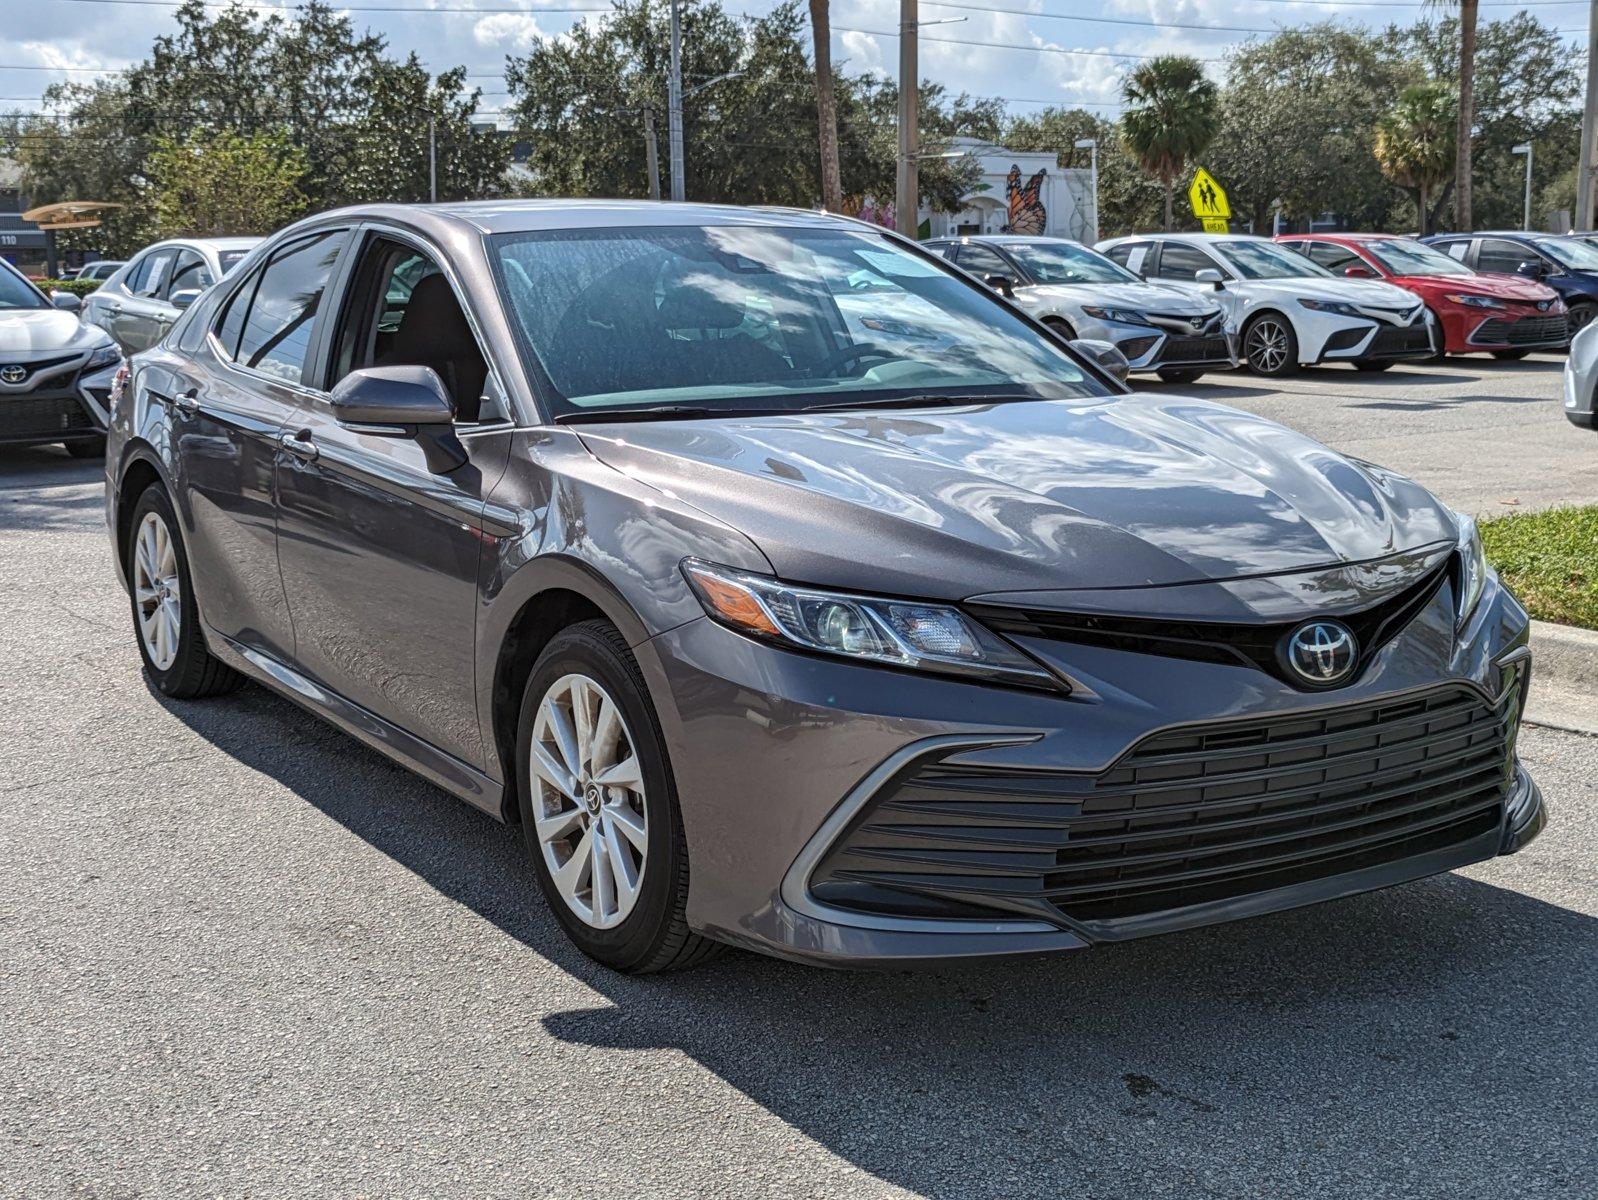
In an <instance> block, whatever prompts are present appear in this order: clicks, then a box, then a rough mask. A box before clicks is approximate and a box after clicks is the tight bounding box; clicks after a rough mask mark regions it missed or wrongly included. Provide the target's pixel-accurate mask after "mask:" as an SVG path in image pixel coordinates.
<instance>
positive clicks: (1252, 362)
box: [1243, 312, 1298, 378]
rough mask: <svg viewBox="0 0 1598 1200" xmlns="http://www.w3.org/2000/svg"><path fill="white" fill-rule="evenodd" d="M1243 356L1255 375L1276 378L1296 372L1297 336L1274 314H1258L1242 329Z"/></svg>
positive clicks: (1284, 319) (1282, 318)
mask: <svg viewBox="0 0 1598 1200" xmlns="http://www.w3.org/2000/svg"><path fill="white" fill-rule="evenodd" d="M1243 357H1244V359H1245V360H1246V361H1247V362H1248V366H1249V370H1251V371H1253V372H1254V374H1256V375H1264V376H1267V377H1269V378H1280V377H1282V376H1283V375H1291V374H1293V373H1294V372H1296V371H1297V370H1298V337H1297V336H1296V335H1295V334H1294V333H1293V326H1292V323H1291V322H1290V321H1288V319H1287V318H1286V317H1284V316H1281V315H1279V314H1277V313H1270V312H1268V313H1261V314H1260V315H1259V316H1257V317H1255V318H1254V319H1253V320H1252V321H1250V322H1249V323H1248V328H1247V329H1245V330H1243Z"/></svg>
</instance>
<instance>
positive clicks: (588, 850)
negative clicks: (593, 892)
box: [550, 829, 594, 912]
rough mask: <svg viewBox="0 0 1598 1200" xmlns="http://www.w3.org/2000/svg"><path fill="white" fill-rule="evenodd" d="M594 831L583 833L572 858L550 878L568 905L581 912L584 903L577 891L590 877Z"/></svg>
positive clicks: (553, 872)
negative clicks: (578, 896)
mask: <svg viewBox="0 0 1598 1200" xmlns="http://www.w3.org/2000/svg"><path fill="white" fill-rule="evenodd" d="M593 842H594V831H593V830H592V829H587V830H585V831H584V832H583V836H582V839H581V840H580V841H579V842H578V843H577V847H576V849H574V850H573V851H572V853H571V857H570V858H568V859H567V860H566V861H565V862H564V863H562V864H561V865H560V867H559V868H557V869H556V870H554V871H551V872H550V877H551V878H552V879H553V880H554V881H555V889H556V890H557V891H558V892H560V894H561V895H562V896H565V897H566V900H567V902H568V903H570V904H571V906H572V907H573V908H574V909H577V910H578V911H579V912H580V911H581V910H582V907H583V905H582V901H581V900H579V899H578V898H577V890H578V889H579V888H580V887H582V885H583V880H585V879H586V878H587V877H588V874H589V868H590V867H591V866H592V864H593Z"/></svg>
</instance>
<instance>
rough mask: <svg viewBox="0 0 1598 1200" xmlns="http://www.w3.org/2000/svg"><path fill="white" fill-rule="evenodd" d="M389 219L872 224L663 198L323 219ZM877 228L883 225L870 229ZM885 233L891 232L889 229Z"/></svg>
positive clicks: (478, 223) (590, 225)
mask: <svg viewBox="0 0 1598 1200" xmlns="http://www.w3.org/2000/svg"><path fill="white" fill-rule="evenodd" d="M323 219H336V220H350V219H356V220H360V219H374V220H389V221H395V222H398V223H400V224H405V225H412V226H416V227H419V228H426V227H430V226H434V225H436V224H438V223H444V224H453V225H466V226H469V227H471V228H473V229H475V230H477V231H478V232H480V233H489V234H493V233H532V232H536V231H540V230H548V229H615V228H625V227H628V226H633V227H637V228H644V227H659V226H671V225H682V226H689V227H695V226H705V225H728V226H731V225H744V226H756V227H766V228H779V227H788V228H792V227H794V226H808V227H812V228H819V229H824V228H842V229H859V228H861V227H862V226H866V225H868V224H869V223H867V222H863V221H857V220H855V219H854V218H851V217H842V216H837V215H835V214H832V213H824V212H813V211H811V210H809V209H803V208H777V207H763V208H749V207H741V206H738V205H733V204H675V203H669V202H668V203H662V202H660V201H658V200H585V199H577V200H556V199H548V200H476V201H469V202H460V203H448V204H361V205H355V206H353V207H350V208H344V209H339V210H337V211H335V212H330V213H323V214H321V216H320V217H319V218H318V222H319V223H320V221H321V220H323ZM870 227H871V228H878V229H880V228H881V227H880V226H870ZM883 232H892V231H891V230H884V231H883Z"/></svg>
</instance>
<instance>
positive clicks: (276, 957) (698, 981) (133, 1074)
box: [0, 360, 1598, 1200]
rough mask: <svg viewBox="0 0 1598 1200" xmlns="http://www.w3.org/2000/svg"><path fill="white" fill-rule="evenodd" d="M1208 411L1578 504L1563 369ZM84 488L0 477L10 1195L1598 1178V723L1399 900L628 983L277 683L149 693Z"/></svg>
mask: <svg viewBox="0 0 1598 1200" xmlns="http://www.w3.org/2000/svg"><path fill="white" fill-rule="evenodd" d="M1456 375H1459V376H1469V382H1461V381H1460V380H1458V379H1450V380H1446V381H1443V382H1439V381H1438V379H1437V378H1436V376H1456ZM1195 390H1197V391H1199V392H1200V393H1201V394H1206V395H1212V396H1215V397H1216V398H1219V399H1223V400H1225V401H1226V402H1228V403H1234V404H1239V405H1241V406H1243V407H1247V408H1250V409H1253V410H1255V411H1259V412H1263V413H1267V414H1268V415H1271V416H1273V417H1277V418H1280V419H1283V420H1286V421H1288V422H1289V423H1291V424H1294V425H1297V426H1298V427H1300V428H1303V429H1305V430H1307V431H1309V432H1311V433H1313V434H1315V435H1316V436H1319V437H1321V438H1323V439H1324V440H1327V441H1329V442H1331V443H1332V444H1333V445H1336V446H1339V448H1344V449H1349V450H1351V451H1353V452H1355V453H1357V454H1360V455H1363V456H1365V457H1369V458H1372V459H1375V460H1377V461H1382V462H1385V463H1387V464H1389V465H1391V466H1393V467H1395V468H1398V469H1401V470H1405V471H1407V472H1410V473H1413V474H1415V475H1417V476H1418V477H1419V478H1420V479H1421V480H1422V481H1423V482H1426V483H1428V484H1430V485H1431V486H1433V487H1436V488H1437V489H1438V490H1439V491H1440V492H1441V493H1442V495H1443V496H1444V498H1445V499H1447V500H1449V501H1450V502H1452V503H1454V504H1456V505H1458V506H1461V507H1465V508H1469V509H1473V510H1475V511H1482V512H1491V511H1508V510H1509V507H1510V506H1507V505H1506V504H1505V502H1506V501H1508V500H1518V501H1519V502H1520V504H1521V505H1524V506H1534V505H1543V504H1551V503H1558V502H1561V501H1574V500H1578V499H1580V500H1587V501H1591V500H1592V499H1593V498H1594V497H1598V437H1595V436H1594V435H1592V434H1590V433H1586V432H1585V431H1581V430H1577V429H1575V428H1573V427H1571V426H1569V425H1568V424H1567V423H1566V422H1565V421H1564V420H1563V418H1562V416H1561V415H1560V413H1559V411H1558V400H1557V394H1558V364H1557V362H1556V361H1554V360H1542V361H1533V362H1530V363H1527V364H1509V365H1507V366H1506V365H1505V364H1495V363H1488V362H1486V361H1483V362H1482V363H1480V364H1476V363H1472V362H1470V361H1469V360H1467V361H1466V364H1465V365H1458V364H1456V363H1450V364H1448V365H1447V366H1445V367H1442V368H1437V369H1435V370H1433V371H1432V372H1430V373H1428V372H1427V371H1421V370H1412V369H1409V368H1399V369H1397V370H1395V371H1392V372H1389V373H1387V374H1386V375H1383V376H1375V377H1370V376H1357V375H1355V374H1354V373H1353V372H1351V371H1342V370H1338V371H1331V370H1328V371H1318V372H1313V373H1310V374H1307V375H1305V376H1302V377H1299V378H1298V379H1296V380H1292V381H1289V383H1288V385H1287V388H1286V389H1285V390H1283V392H1282V394H1281V395H1273V394H1272V393H1271V389H1269V388H1266V387H1263V386H1261V385H1259V384H1257V383H1256V382H1254V381H1252V380H1247V379H1244V378H1241V377H1237V378H1233V377H1227V378H1225V379H1223V380H1221V381H1219V382H1217V383H1215V384H1213V385H1212V386H1201V387H1199V388H1197V389H1195ZM99 471H100V468H99V465H98V464H81V463H74V462H70V461H69V460H67V459H66V458H65V457H64V456H63V455H60V454H59V453H57V452H55V451H53V450H13V451H6V450H0V569H3V577H4V579H5V580H6V583H7V586H6V587H5V588H3V589H0V672H3V675H0V678H3V679H4V680H5V683H4V690H3V693H0V695H3V700H4V703H3V704H0V804H3V812H0V869H3V876H0V878H3V883H0V1045H3V1047H4V1052H3V1053H0V1137H3V1144H0V1195H4V1196H25V1197H55V1196H71V1197H100V1198H109V1197H167V1196H187V1195H205V1196H226V1197H241V1196H274V1197H275V1196H294V1197H301V1196H356V1195H359V1196H424V1195H425V1196H510V1195H517V1196H593V1195H613V1196H622V1197H630V1196H673V1197H675V1196H737V1197H765V1196H772V1197H777V1196H781V1197H792V1196H850V1197H852V1196H905V1195H925V1196H934V1197H942V1198H948V1200H966V1198H971V1197H1020V1196H1040V1197H1041V1196H1048V1197H1056V1196H1062V1195H1071V1196H1082V1197H1092V1198H1099V1197H1117V1198H1118V1197H1151V1196H1172V1197H1243V1196H1247V1197H1255V1196H1261V1197H1264V1196H1268V1197H1303V1196H1316V1197H1350V1198H1360V1200H1368V1198H1369V1197H1374V1196H1381V1197H1450V1198H1461V1197H1492V1198H1494V1200H1497V1198H1500V1197H1506V1196H1508V1197H1576V1196H1585V1195H1591V1194H1592V1189H1593V1180H1594V1179H1595V1178H1598V1139H1595V1138H1594V1136H1593V1114H1594V1112H1595V1111H1598V1004H1595V1003H1594V997H1595V996H1598V876H1595V871H1594V864H1595V863H1598V782H1595V781H1598V739H1594V738H1584V737H1581V736H1579V735H1574V734H1568V733H1562V732H1558V731H1554V730H1548V729H1537V728H1530V729H1527V730H1526V731H1525V732H1524V733H1523V735H1522V741H1521V748H1522V754H1523V756H1524V758H1525V759H1526V761H1527V763H1528V764H1529V766H1530V767H1531V769H1532V771H1533V773H1534V774H1535V775H1536V776H1537V778H1538V779H1539V780H1540V782H1541V784H1542V786H1543V788H1544V790H1545V793H1546V795H1547V797H1548V800H1549V803H1550V806H1551V810H1552V821H1551V824H1550V827H1549V828H1548V830H1547V832H1545V833H1544V835H1543V836H1542V837H1541V838H1540V839H1539V840H1538V841H1537V842H1535V843H1534V844H1533V845H1532V846H1531V847H1530V848H1528V849H1527V850H1526V851H1525V852H1523V853H1522V854H1520V855H1517V856H1515V857H1512V858H1508V859H1500V860H1497V861H1494V862H1491V863H1487V864H1485V865H1482V866H1479V867H1475V868H1471V869H1469V870H1466V871H1461V872H1457V873H1454V874H1451V875H1447V876H1443V877H1440V878H1436V879H1432V880H1428V881H1424V882H1421V883H1418V884H1413V885H1410V886H1407V887H1403V888H1399V889H1394V890H1391V891H1387V892H1383V893H1378V894H1374V895H1369V896H1364V897H1359V898H1356V899H1352V900H1347V901H1342V902H1338V903H1335V904H1331V905H1323V906H1320V907H1317V908H1313V909H1307V910H1302V911H1299V912H1296V913H1289V914H1284V915H1279V916H1275V917H1269V918H1263V919H1258V920H1254V921H1249V922H1244V923H1240V924H1235V925H1230V926H1224V927H1220V928H1215V929H1210V930H1206V931H1201V932H1197V933H1189V934H1183V935H1178V936H1172V937H1166V938H1160V939H1155V940H1151V941H1146V942H1142V943H1134V944H1130V945H1126V946H1122V947H1117V948H1114V949H1111V950H1105V951H1096V952H1093V953H1091V954H1086V955H1074V956H1067V957H1056V958H1048V959H1036V960H1029V961H1024V962H1012V963H1003V964H994V965H984V966H979V967H966V968H962V969H959V970H953V971H945V972H937V973H886V974H842V973H831V972H822V971H818V970H813V969H808V968H802V967H795V966H789V965H786V964H782V963H777V962H773V961H768V960H765V959H761V958H757V957H754V956H751V955H746V954H729V955H727V956H726V957H724V958H722V959H720V960H719V961H717V962H715V963H714V964H712V965H710V966H708V967H706V968H704V969H701V970H699V971H697V972H693V973H690V974H683V975H675V976H666V977H656V978H651V979H645V980H631V979H622V978H618V977H616V976H614V975H611V974H609V973H608V972H606V971H604V970H603V969H601V968H598V967H596V966H594V965H593V964H591V963H589V962H588V961H587V960H585V959H583V958H581V957H580V956H579V955H577V954H576V952H575V951H573V950H572V949H570V948H569V946H568V944H567V943H566V942H565V940H564V938H563V937H562V936H561V935H560V932H559V930H558V929H557V927H556V925H555V923H554V921H553V920H552V919H551V918H550V916H549V915H548V913H547V912H546V910H545V909H544V907H543V904H542V901H541V900H540V899H539V897H538V895H537V889H536V887H535V885H534V883H533V880H532V877H531V874H530V872H529V871H527V870H526V869H525V868H524V865H523V862H522V851H521V847H520V844H519V841H518V839H517V838H516V836H515V835H514V834H512V833H511V832H509V831H507V830H505V829H503V828H501V827H499V826H497V825H495V824H494V823H493V822H491V821H489V820H488V819H486V818H484V817H482V816H480V815H478V814H477V813H475V812H473V811H471V810H469V809H468V808H467V807H466V806H464V805H462V804H460V803H459V802H457V801H455V800H453V799H451V798H449V797H447V796H445V795H444V794H443V793H441V792H439V791H437V790H435V789H433V788H432V787H430V786H429V785H427V784H425V783H423V782H421V781H420V780H418V779H415V778H414V777H412V776H410V775H408V774H406V773H405V772H403V771H402V770H400V769H399V768H397V767H394V766H392V765H390V764H389V763H388V762H387V761H386V760H385V759H383V758H381V757H379V756H378V755H376V754H374V753H372V752H369V751H367V750H365V749H364V748H362V747H361V746H359V745H357V744H356V743H355V742H353V741H350V740H349V739H347V738H345V737H343V736H342V735H341V734H338V733H336V732H335V731H333V730H331V729H329V728H327V727H324V726H323V725H321V724H319V723H318V722H316V721H314V720H313V719H311V718H310V717H308V716H305V715H304V714H302V713H301V712H300V711H299V710H298V709H296V708H294V707H292V706H290V705H288V704H287V703H284V702H282V701H279V700H277V699H276V698H274V697H272V696H271V695H269V694H267V693H266V692H264V691H262V690H259V689H256V688H253V687H250V688H246V689H245V690H243V691H242V692H240V693H238V694H237V695H235V696H233V697H230V698H226V699H223V700H220V701H211V702H198V703H173V702H168V701H164V700H158V699H157V698H156V696H155V695H154V694H153V693H152V692H151V691H150V690H148V689H147V688H146V687H145V685H144V683H143V682H142V679H141V677H140V674H139V670H138V657H137V653H136V651H135V649H134V646H133V642H132V635H131V632H130V629H129V618H128V614H127V611H126V601H125V599H124V598H123V597H122V595H121V594H120V593H119V592H118V590H117V589H116V586H115V584H114V581H113V577H112V574H111V569H110V566H109V563H108V558H107V554H108V552H107V548H106V542H105V536H104V533H103V530H102V528H101V525H100V504H101V487H100V481H99Z"/></svg>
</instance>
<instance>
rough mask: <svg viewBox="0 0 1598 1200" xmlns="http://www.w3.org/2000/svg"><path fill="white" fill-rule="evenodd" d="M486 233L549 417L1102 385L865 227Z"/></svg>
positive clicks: (991, 305)
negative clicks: (546, 397) (547, 395)
mask: <svg viewBox="0 0 1598 1200" xmlns="http://www.w3.org/2000/svg"><path fill="white" fill-rule="evenodd" d="M491 246H492V252H493V260H494V266H495V272H496V275H497V276H498V282H499V288H500V293H501V295H502V296H503V298H504V302H505V306H506V309H507V310H508V313H509V315H510V317H511V324H512V327H513V328H514V329H515V331H516V333H517V340H518V342H519V348H520V350H521V352H522V355H523V357H524V359H525V360H526V361H527V362H528V365H529V369H530V370H532V371H533V372H534V373H535V374H538V375H541V376H542V379H541V382H542V383H543V384H544V385H545V386H544V390H546V391H549V392H552V393H553V395H552V396H551V400H552V403H553V406H554V409H555V414H554V415H560V414H562V413H566V412H573V411H581V410H585V409H593V408H598V407H615V408H648V407H653V406H665V405H671V406H695V407H700V406H703V407H707V408H711V409H715V410H721V409H725V410H726V411H727V412H729V413H730V412H738V411H751V410H754V411H771V410H777V411H790V410H799V409H803V408H805V407H807V406H809V405H821V404H826V405H840V406H841V405H842V404H843V403H845V402H848V401H852V400H856V399H867V398H870V399H882V400H889V399H895V398H901V397H910V396H917V397H919V396H929V397H956V396H960V397H965V396H970V397H977V398H989V397H991V398H995V399H1000V398H1003V399H1010V398H1036V399H1069V398H1076V397H1084V396H1103V395H1107V394H1109V389H1108V388H1107V387H1106V386H1105V385H1104V384H1103V383H1102V382H1101V381H1100V380H1099V379H1097V378H1096V377H1095V376H1093V375H1091V374H1090V373H1089V372H1088V371H1087V370H1085V369H1084V368H1083V367H1082V366H1080V365H1079V364H1078V363H1077V362H1076V361H1075V360H1074V359H1073V358H1072V357H1071V356H1070V355H1069V354H1068V353H1067V352H1066V351H1065V349H1064V348H1063V347H1061V346H1060V345H1059V344H1057V343H1055V342H1053V341H1052V340H1051V339H1050V338H1048V337H1047V336H1046V335H1043V334H1041V333H1039V332H1038V331H1037V330H1036V329H1034V328H1033V327H1032V326H1031V325H1029V324H1028V323H1027V322H1026V321H1025V320H1024V319H1023V318H1021V317H1020V316H1019V315H1018V314H1016V313H1015V312H1014V311H1013V310H1011V309H1010V308H1009V307H1008V306H1007V305H1005V304H1004V303H1003V302H1002V301H999V300H997V299H995V298H993V297H991V296H990V295H989V294H988V293H987V292H986V291H985V290H984V289H981V288H978V287H974V286H972V285H971V284H970V283H968V282H966V281H964V280H963V279H961V278H959V277H958V276H956V275H955V274H953V273H952V272H951V271H949V270H947V269H945V268H943V267H941V266H939V265H938V264H937V262H935V261H932V260H929V259H927V258H923V257H921V256H920V255H917V254H913V253H911V252H909V251H907V250H905V249H903V248H901V247H899V246H898V245H896V244H895V243H894V242H892V241H891V240H889V239H888V238H887V237H884V236H881V235H879V234H875V233H872V232H870V231H868V230H859V231H855V230H849V229H787V228H778V227H764V226H741V225H725V226H721V225H714V226H707V227H670V228H626V229H577V230H541V231H538V232H535V233H510V234H499V235H496V236H494V237H493V238H492V239H491Z"/></svg>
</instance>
